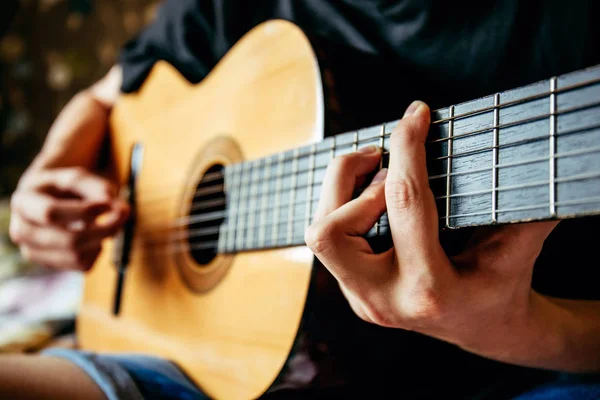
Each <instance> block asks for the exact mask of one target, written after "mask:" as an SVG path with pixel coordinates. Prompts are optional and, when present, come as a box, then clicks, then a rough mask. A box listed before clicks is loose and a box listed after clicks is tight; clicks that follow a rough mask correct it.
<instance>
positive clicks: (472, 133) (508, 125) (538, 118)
mask: <svg viewBox="0 0 600 400" xmlns="http://www.w3.org/2000/svg"><path fill="white" fill-rule="evenodd" d="M598 106H600V101H594V102H591V103H587V104H584V105H581V106H574V107H571V108H565V109H562V110H560V111H556V112H555V113H554V115H563V114H570V113H573V112H577V111H583V110H585V109H588V108H594V107H598ZM550 115H551V114H550V113H547V114H540V115H536V116H535V117H528V118H523V119H520V120H517V121H513V122H508V123H506V124H504V125H498V128H501V129H506V128H512V127H515V126H519V125H524V124H528V123H531V122H536V121H541V120H544V119H546V118H548V117H550ZM493 129H494V127H493V126H491V127H488V128H481V129H476V130H474V131H469V132H465V133H461V134H459V135H455V136H454V139H462V138H465V137H471V136H477V135H480V134H482V133H486V132H490V131H492V130H493ZM546 137H547V136H546ZM446 140H448V139H447V138H439V139H433V140H430V141H428V142H426V143H425V144H434V143H440V142H444V141H446Z"/></svg>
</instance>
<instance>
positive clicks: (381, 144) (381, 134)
mask: <svg viewBox="0 0 600 400" xmlns="http://www.w3.org/2000/svg"><path fill="white" fill-rule="evenodd" d="M390 136H391V135H390ZM384 145H385V124H382V125H379V148H380V149H381V151H382V152H383V151H384ZM382 168H383V154H382V155H381V158H380V159H379V170H380V171H381V169H382ZM380 233H381V217H379V218H378V219H377V222H375V234H376V235H377V236H379V235H380Z"/></svg>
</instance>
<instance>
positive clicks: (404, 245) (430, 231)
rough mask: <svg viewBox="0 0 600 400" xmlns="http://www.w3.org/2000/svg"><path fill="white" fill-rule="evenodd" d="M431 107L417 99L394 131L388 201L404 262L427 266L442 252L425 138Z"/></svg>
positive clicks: (395, 236)
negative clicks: (430, 184)
mask: <svg viewBox="0 0 600 400" xmlns="http://www.w3.org/2000/svg"><path fill="white" fill-rule="evenodd" d="M429 121H430V116H429V107H427V105H426V104H424V103H422V102H414V103H413V104H412V105H411V107H409V109H408V110H407V112H406V114H405V116H404V118H402V120H400V122H399V123H398V126H397V127H396V129H394V132H393V133H392V137H391V141H390V165H389V173H388V176H387V181H386V201H387V209H388V215H389V222H390V228H391V231H392V238H393V240H394V246H395V249H396V254H397V256H398V258H399V260H400V264H403V262H402V261H404V264H407V265H426V264H427V260H426V259H427V258H429V257H436V256H439V255H440V252H442V249H441V246H440V244H439V239H438V220H437V210H436V205H435V199H434V197H433V193H432V192H431V190H430V188H429V179H428V174H427V166H426V158H425V140H426V138H427V133H428V131H429Z"/></svg>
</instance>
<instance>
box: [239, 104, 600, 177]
mask: <svg viewBox="0 0 600 400" xmlns="http://www.w3.org/2000/svg"><path fill="white" fill-rule="evenodd" d="M598 106H600V101H598V102H593V103H588V104H585V105H582V106H576V107H571V108H569V109H563V110H558V111H556V112H555V113H554V115H555V116H558V115H562V114H567V113H571V112H577V111H582V110H584V109H587V108H593V107H598ZM549 116H550V114H543V115H539V116H536V117H531V118H525V119H521V120H518V121H513V122H511V123H507V124H504V125H498V126H492V127H488V128H485V129H480V130H476V131H472V132H466V133H463V134H459V135H454V136H453V140H457V139H460V138H463V137H466V136H471V135H472V134H481V133H485V132H491V131H493V130H494V129H495V128H497V129H505V128H511V127H513V126H518V125H522V124H525V123H529V122H535V121H539V120H543V119H546V118H548V117H549ZM598 126H600V125H591V126H589V127H586V128H578V129H575V130H572V131H564V132H556V134H557V135H567V134H573V133H577V132H580V131H583V130H586V129H594V128H596V127H598ZM389 137H390V135H386V134H384V135H383V138H389ZM332 138H335V136H332ZM375 138H381V135H377V136H374V137H372V138H368V139H362V140H359V141H358V143H359V145H360V143H363V142H370V141H373V139H375ZM547 138H548V135H544V136H540V137H536V138H532V139H527V140H523V141H517V142H514V143H509V144H506V145H504V146H499V148H500V149H502V148H505V147H510V146H516V145H520V144H527V143H529V142H531V141H537V140H544V139H547ZM447 140H448V138H441V139H435V140H431V141H429V142H427V144H429V143H437V142H441V141H447ZM380 142H381V146H382V147H383V143H384V141H383V140H381V139H380ZM491 150H493V148H492V147H486V148H483V149H478V150H472V151H467V152H463V153H457V154H453V158H458V157H465V156H470V155H474V154H478V153H481V152H485V151H491ZM325 151H331V148H328V149H323V150H317V152H316V153H315V154H321V153H322V152H325ZM307 156H310V154H307V155H303V156H301V157H307ZM445 159H447V156H441V157H437V158H434V159H432V160H431V161H439V160H445ZM234 165H236V164H234ZM298 172H299V173H300V172H308V169H304V170H299V171H298ZM279 175H281V177H286V176H289V174H284V173H281V174H279ZM279 175H278V174H274V175H273V177H272V178H278V177H279ZM249 183H251V182H249Z"/></svg>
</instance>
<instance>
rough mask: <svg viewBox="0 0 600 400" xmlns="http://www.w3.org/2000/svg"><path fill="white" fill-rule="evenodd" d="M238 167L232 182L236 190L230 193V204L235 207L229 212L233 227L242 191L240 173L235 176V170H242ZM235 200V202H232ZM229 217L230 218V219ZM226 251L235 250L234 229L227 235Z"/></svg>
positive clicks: (235, 223)
mask: <svg viewBox="0 0 600 400" xmlns="http://www.w3.org/2000/svg"><path fill="white" fill-rule="evenodd" d="M239 165H240V167H239V168H238V167H236V168H235V169H234V170H233V173H234V174H233V176H234V182H235V184H234V185H233V187H234V188H236V187H237V190H234V191H233V192H232V204H235V207H233V208H232V210H230V211H234V213H233V215H231V216H232V217H233V218H232V220H231V221H230V222H233V227H235V226H237V219H238V217H237V211H238V210H239V207H240V192H241V190H242V183H241V182H242V178H241V171H240V173H237V174H235V172H236V169H239V170H242V168H243V167H242V165H243V164H239ZM234 199H235V200H234ZM231 216H230V217H231ZM227 248H228V249H230V251H232V252H233V251H234V250H235V228H234V229H231V233H230V234H229V235H228V246H227Z"/></svg>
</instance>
